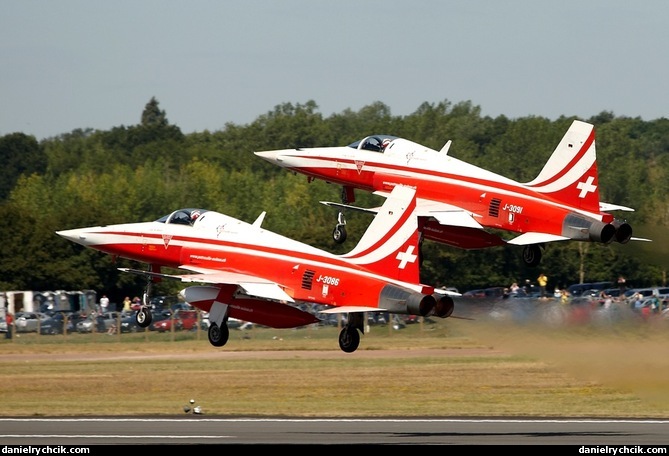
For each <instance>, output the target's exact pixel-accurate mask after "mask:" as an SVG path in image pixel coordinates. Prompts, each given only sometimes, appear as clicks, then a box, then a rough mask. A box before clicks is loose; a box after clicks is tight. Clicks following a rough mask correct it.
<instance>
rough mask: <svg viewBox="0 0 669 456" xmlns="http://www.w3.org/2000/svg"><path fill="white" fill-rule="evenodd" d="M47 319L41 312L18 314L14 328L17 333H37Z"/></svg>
mask: <svg viewBox="0 0 669 456" xmlns="http://www.w3.org/2000/svg"><path fill="white" fill-rule="evenodd" d="M48 318H49V316H48V315H47V314H45V313H42V312H19V313H17V314H16V318H15V320H14V328H15V330H16V332H18V333H28V332H37V331H38V328H39V326H41V325H42V323H44V321H45V320H47V319H48Z"/></svg>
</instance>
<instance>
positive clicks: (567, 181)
mask: <svg viewBox="0 0 669 456" xmlns="http://www.w3.org/2000/svg"><path fill="white" fill-rule="evenodd" d="M450 144H451V142H450V141H448V142H447V143H446V145H445V146H444V147H443V148H442V149H441V150H440V151H436V150H432V149H429V148H427V147H425V146H421V145H420V144H417V143H415V142H412V141H408V140H406V139H402V138H397V137H395V136H388V135H374V136H368V137H366V138H364V139H362V140H360V141H356V142H354V143H352V144H350V145H348V146H343V147H320V148H309V149H303V148H298V149H285V150H274V151H265V152H255V154H256V155H257V156H259V157H261V158H263V159H265V160H267V161H269V162H271V163H274V164H276V165H279V166H281V167H283V168H286V169H288V170H290V171H293V172H296V173H301V174H306V175H307V176H308V179H309V180H310V181H311V180H313V179H321V180H324V181H327V182H330V183H335V184H340V185H342V186H343V192H342V199H343V203H342V204H339V203H332V202H325V201H324V202H323V203H324V204H327V205H330V206H336V207H339V208H340V212H339V218H338V223H337V225H336V226H335V229H334V231H333V238H334V240H335V241H336V242H339V243H341V242H344V240H345V239H346V229H345V224H346V221H345V219H344V215H343V212H341V210H342V209H354V210H364V211H368V212H374V211H375V209H373V208H371V209H364V208H360V207H357V206H350V205H348V204H347V203H351V202H354V201H355V195H354V191H353V190H354V189H356V188H357V189H362V190H365V191H370V192H375V193H376V194H379V195H382V196H387V195H388V192H390V191H391V189H393V188H394V187H395V186H397V185H406V186H411V187H415V188H416V190H417V196H418V202H417V206H418V207H417V212H416V213H417V215H418V216H419V224H420V231H421V232H422V234H423V236H424V238H425V239H430V240H433V241H436V242H441V243H445V244H448V245H451V246H454V247H459V248H463V249H481V248H486V247H494V246H500V245H505V244H511V245H522V246H524V248H523V260H524V261H525V263H526V264H528V265H531V266H536V265H538V264H539V262H540V260H541V254H542V249H543V248H544V247H545V244H546V243H549V242H554V241H564V240H573V241H591V242H601V243H604V244H607V243H610V242H613V241H616V242H619V243H622V244H624V243H627V242H628V241H629V240H630V239H639V238H633V237H632V227H631V226H630V225H629V224H628V223H627V222H626V221H625V220H620V219H618V218H615V217H614V216H613V215H611V214H610V213H609V212H608V211H612V210H623V211H633V209H631V208H628V207H624V206H618V205H613V204H608V203H602V202H600V200H599V180H598V174H597V161H596V154H595V130H594V127H593V125H591V124H588V123H585V122H581V121H578V120H575V121H574V122H573V123H572V125H571V127H570V128H569V130H568V131H567V133H566V134H565V135H564V137H563V138H562V140H561V141H560V143H559V144H558V146H557V148H556V149H555V151H554V152H553V154H552V155H551V157H550V159H549V160H548V162H547V163H546V164H545V166H544V168H543V169H542V170H541V172H540V173H539V175H538V176H537V178H536V179H534V180H532V181H531V182H527V183H520V182H516V181H514V180H511V179H508V178H506V177H503V176H501V175H498V174H495V173H493V172H490V171H487V170H485V169H482V168H479V167H477V166H474V165H471V164H469V163H466V162H463V161H461V160H458V159H456V158H454V157H452V156H450V155H448V149H449V147H450ZM491 230H492V231H491ZM495 230H503V231H506V232H512V233H515V234H518V235H517V236H516V237H513V238H512V239H509V240H506V239H504V238H503V237H502V236H500V234H498V233H497V232H495ZM639 240H641V239H639ZM643 240H646V239H643Z"/></svg>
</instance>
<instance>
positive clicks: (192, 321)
mask: <svg viewBox="0 0 669 456" xmlns="http://www.w3.org/2000/svg"><path fill="white" fill-rule="evenodd" d="M197 323H198V314H197V310H192V309H189V310H184V309H178V310H177V311H176V312H174V314H173V315H170V316H169V317H168V318H164V319H162V320H159V321H154V322H153V323H152V324H151V326H152V327H153V328H154V330H155V331H159V332H166V331H171V330H172V325H174V330H175V331H191V330H194V329H196V328H197ZM200 329H207V325H206V323H204V322H202V320H200Z"/></svg>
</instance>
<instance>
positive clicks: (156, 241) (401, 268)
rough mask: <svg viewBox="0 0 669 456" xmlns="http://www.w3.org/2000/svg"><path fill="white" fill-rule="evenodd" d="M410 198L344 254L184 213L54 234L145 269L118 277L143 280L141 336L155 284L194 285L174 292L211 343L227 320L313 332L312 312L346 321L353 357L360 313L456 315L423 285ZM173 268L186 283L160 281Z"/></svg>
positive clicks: (405, 191) (385, 211) (342, 340)
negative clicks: (200, 317) (203, 321)
mask: <svg viewBox="0 0 669 456" xmlns="http://www.w3.org/2000/svg"><path fill="white" fill-rule="evenodd" d="M415 194H416V191H415V189H413V188H411V187H406V186H396V187H395V188H394V189H393V190H392V191H391V192H390V194H389V197H388V199H387V200H386V201H385V203H384V204H383V206H382V207H381V208H380V209H379V210H378V211H377V212H376V215H375V216H374V219H373V220H372V222H371V224H370V225H369V227H368V228H367V230H366V231H365V233H364V235H363V236H362V238H361V239H360V242H359V243H358V245H357V246H356V247H355V248H354V249H353V250H351V251H350V252H349V253H347V254H342V255H335V254H331V253H329V252H327V251H323V250H320V249H317V248H315V247H312V246H309V245H306V244H303V243H301V242H298V241H296V240H292V239H289V238H287V237H284V236H281V235H279V234H276V233H273V232H271V231H268V230H265V229H263V228H262V227H261V224H262V221H263V219H264V216H265V212H263V213H261V214H260V216H259V217H258V218H257V219H256V220H255V222H254V223H252V224H250V223H246V222H243V221H241V220H238V219H235V218H232V217H229V216H227V215H224V214H221V213H218V212H214V211H207V210H204V209H192V208H189V209H180V210H177V211H174V212H172V213H171V214H169V215H166V216H164V217H162V218H160V219H158V220H156V221H153V222H143V223H128V224H120V225H107V226H96V227H89V228H79V229H71V230H64V231H57V234H58V235H60V236H62V237H63V238H65V239H68V240H70V241H73V242H75V243H77V244H81V245H83V246H85V247H88V248H91V249H95V250H99V251H101V252H104V253H107V254H110V255H113V256H116V257H121V258H127V259H130V260H135V261H139V262H142V263H145V264H148V265H149V267H148V268H147V270H139V269H129V268H119V269H121V270H122V271H125V272H130V273H135V274H142V275H144V276H146V277H147V278H148V281H147V290H146V293H145V295H144V297H145V299H144V302H143V306H142V307H141V309H140V310H139V311H138V312H137V323H138V324H139V325H140V326H141V327H147V326H148V325H149V324H150V323H151V319H152V316H151V311H150V309H149V308H148V306H147V303H148V295H149V294H150V288H151V283H152V281H156V280H161V279H163V278H168V279H177V280H181V281H182V282H188V283H195V284H197V285H192V286H188V287H187V288H184V289H183V290H182V291H181V292H180V293H181V295H182V296H183V298H184V299H185V301H186V302H188V303H189V304H191V305H193V306H195V307H197V308H199V309H202V310H203V311H206V312H209V321H210V327H209V332H208V337H209V342H210V343H211V344H212V345H214V346H218V347H220V346H223V345H225V343H226V342H227V340H228V337H229V331H228V327H227V320H228V318H236V319H239V320H244V321H250V322H253V323H257V324H261V325H266V326H270V327H273V328H294V327H299V326H304V325H308V324H311V323H317V322H318V321H319V319H318V318H317V317H316V316H315V314H314V313H313V312H309V311H308V310H309V308H310V307H311V308H313V307H315V305H325V306H328V308H327V309H325V310H324V311H323V312H324V313H347V314H348V318H347V319H346V324H345V325H344V327H343V328H342V330H341V332H340V334H339V346H340V348H341V349H342V350H343V351H345V352H347V353H350V352H353V351H355V350H356V349H357V348H358V345H359V343H360V334H361V333H364V326H365V325H364V314H365V312H389V313H394V314H409V315H421V316H438V317H442V318H446V317H449V316H450V315H451V314H452V312H453V308H454V303H453V299H452V297H451V295H456V296H458V295H459V294H457V293H452V292H449V291H446V290H442V289H438V290H435V289H434V287H432V286H428V285H424V284H422V283H420V276H419V264H418V263H419V262H418V255H417V254H418V244H419V238H420V233H419V232H418V218H417V217H416V215H415V210H416V195H415ZM164 267H165V268H173V269H177V270H181V272H187V273H185V274H171V273H166V272H164V271H163V270H162V268H164Z"/></svg>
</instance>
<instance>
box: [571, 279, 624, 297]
mask: <svg viewBox="0 0 669 456" xmlns="http://www.w3.org/2000/svg"><path fill="white" fill-rule="evenodd" d="M612 287H613V282H589V283H574V284H572V285H569V286H568V287H567V291H568V292H569V295H570V296H572V297H574V298H575V297H578V296H581V294H583V292H584V291H586V290H596V291H602V290H606V289H607V288H612Z"/></svg>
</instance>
